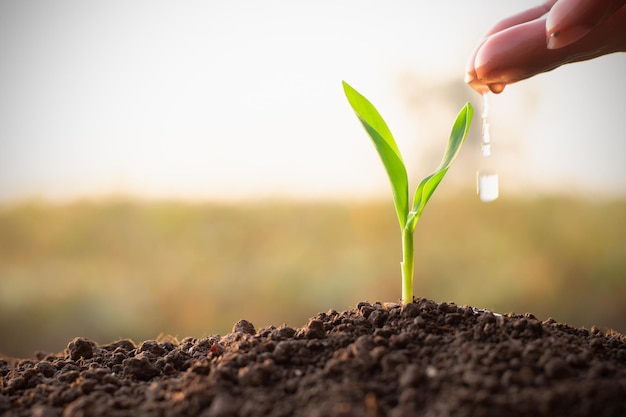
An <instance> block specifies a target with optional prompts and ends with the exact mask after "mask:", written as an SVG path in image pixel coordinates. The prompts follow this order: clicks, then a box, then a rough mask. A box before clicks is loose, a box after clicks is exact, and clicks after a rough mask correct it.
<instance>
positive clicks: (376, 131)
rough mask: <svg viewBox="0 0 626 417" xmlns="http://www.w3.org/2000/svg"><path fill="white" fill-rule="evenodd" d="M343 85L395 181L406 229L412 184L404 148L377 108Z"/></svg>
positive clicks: (393, 185)
mask: <svg viewBox="0 0 626 417" xmlns="http://www.w3.org/2000/svg"><path fill="white" fill-rule="evenodd" d="M342 84H343V89H344V92H345V94H346V97H347V99H348V102H349V103H350V106H352V109H353V110H354V112H355V113H356V115H357V117H358V118H359V120H360V121H361V124H363V127H364V128H365V130H366V131H367V133H368V135H369V136H370V138H371V139H372V142H373V143H374V146H375V148H376V151H377V152H378V155H379V156H380V159H381V160H382V162H383V165H384V166H385V170H386V171H387V175H388V176H389V181H390V182H391V189H392V192H393V201H394V203H395V206H396V212H397V214H398V221H399V222H400V227H401V228H402V229H404V227H405V226H406V221H407V215H408V211H409V181H408V177H407V174H406V167H405V165H404V161H403V160H402V155H401V154H400V149H399V148H398V145H397V144H396V141H395V139H394V138H393V135H392V134H391V131H390V130H389V128H388V127H387V124H386V123H385V121H384V120H383V118H382V116H381V115H380V113H378V110H376V108H375V107H374V105H373V104H372V103H370V102H369V100H367V99H366V98H365V97H364V96H363V95H361V94H360V93H359V92H358V91H356V90H355V89H354V88H352V87H351V86H350V85H349V84H348V83H346V82H345V81H343V82H342Z"/></svg>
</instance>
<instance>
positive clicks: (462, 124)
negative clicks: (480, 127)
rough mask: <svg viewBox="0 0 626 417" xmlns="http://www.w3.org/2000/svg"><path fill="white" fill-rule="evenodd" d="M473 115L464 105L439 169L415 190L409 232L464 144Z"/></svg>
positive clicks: (408, 223)
mask: <svg viewBox="0 0 626 417" xmlns="http://www.w3.org/2000/svg"><path fill="white" fill-rule="evenodd" d="M473 115H474V109H473V107H472V105H471V104H470V103H466V104H465V106H463V108H462V109H461V111H460V112H459V114H458V115H457V117H456V121H455V122H454V125H453V126H452V132H450V139H449V140H448V146H447V147H446V152H445V153H444V155H443V158H442V159H441V163H440V164H439V168H437V170H436V171H435V172H433V173H432V174H430V175H429V176H427V177H426V178H424V179H423V180H422V181H421V182H420V184H419V185H418V186H417V189H416V190H415V196H414V197H413V208H412V209H411V211H410V213H409V218H408V220H407V225H406V227H408V228H409V229H410V230H411V231H413V230H415V226H416V224H417V220H418V219H419V217H420V216H421V214H422V211H423V210H424V207H425V206H426V203H428V200H430V197H431V196H432V195H433V193H434V192H435V190H436V189H437V186H438V185H439V183H440V182H441V180H442V179H443V177H444V176H445V175H446V173H447V172H448V169H449V168H450V165H452V162H454V160H455V159H456V157H457V155H458V154H459V151H460V150H461V145H463V142H465V138H466V137H467V132H468V130H469V127H470V124H471V122H472V116H473Z"/></svg>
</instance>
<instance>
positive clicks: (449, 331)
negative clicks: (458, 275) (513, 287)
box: [0, 299, 626, 417]
mask: <svg viewBox="0 0 626 417" xmlns="http://www.w3.org/2000/svg"><path fill="white" fill-rule="evenodd" d="M0 374H1V376H2V380H1V384H0V389H1V395H0V416H3V417H9V416H29V417H30V416H32V417H61V416H62V417H79V416H80V417H88V416H177V417H178V416H201V417H229V416H251V417H252V416H311V417H316V416H320V417H322V416H365V417H374V416H377V417H381V416H391V417H399V416H425V417H436V416H455V417H465V416H471V417H480V416H533V417H534V416H551V417H558V416H567V417H576V416H621V417H623V416H626V337H625V336H623V335H621V334H619V333H615V332H607V333H603V332H602V331H600V330H598V329H596V328H592V329H591V330H586V329H580V328H574V327H570V326H568V325H565V324H560V323H557V322H556V321H554V320H552V319H548V320H546V321H544V322H541V321H539V320H537V319H536V318H535V317H534V316H532V315H530V314H526V315H523V316H522V315H514V314H506V315H498V314H493V313H490V312H487V311H483V310H476V309H473V308H471V307H458V306H456V305H454V304H448V303H441V304H438V303H435V302H433V301H429V300H426V299H418V300H415V302H414V303H410V304H407V305H406V306H400V305H398V304H394V303H386V304H381V303H375V304H369V303H365V302H363V303H360V304H359V305H358V306H357V308H355V309H351V310H348V311H344V312H337V311H334V310H331V311H329V312H327V313H320V314H317V315H316V316H315V317H313V318H311V319H310V320H309V322H308V323H307V324H306V325H305V326H303V327H302V328H291V327H288V326H284V325H283V326H280V327H268V328H264V329H261V330H258V331H257V330H256V329H255V328H254V326H253V325H252V324H251V323H250V322H248V321H245V320H242V321H239V322H238V323H236V324H235V326H234V327H233V331H232V333H230V334H228V335H225V336H223V337H220V336H211V337H205V338H201V339H196V338H186V339H184V340H182V341H177V340H160V341H154V340H148V341H145V342H143V343H140V344H139V345H137V344H135V343H133V342H132V341H130V340H119V341H116V342H114V343H109V344H105V345H98V344H96V343H94V342H92V341H90V340H87V339H84V338H75V339H74V340H72V341H71V342H69V344H68V346H67V349H65V351H64V352H63V353H61V354H58V355H52V354H43V353H40V354H37V357H36V358H34V359H27V360H19V361H15V362H9V361H7V360H0Z"/></svg>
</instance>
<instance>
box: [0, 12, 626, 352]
mask: <svg viewBox="0 0 626 417" xmlns="http://www.w3.org/2000/svg"><path fill="white" fill-rule="evenodd" d="M432 3H433V4H424V2H418V1H415V0H412V1H396V2H392V3H389V4H385V5H381V4H380V3H379V2H375V1H369V0H360V1H352V0H346V1H341V2H338V1H323V0H322V1H316V2H289V1H286V0H283V1H266V2H262V3H259V2H254V1H231V2H227V3H224V2H216V1H204V2H194V1H180V2H160V1H150V2H148V1H110V2H95V1H94V2H91V1H54V2H44V1H32V2H21V1H11V0H9V1H3V2H1V3H0V54H1V56H2V60H0V91H2V94H0V353H1V354H4V355H9V356H18V357H24V356H30V355H32V354H33V352H35V351H38V350H40V351H53V352H54V351H60V350H62V349H63V348H64V347H65V346H66V344H67V342H68V341H69V340H70V339H71V338H73V337H75V336H84V337H89V338H92V339H94V340H96V341H98V342H100V343H107V342H110V341H112V340H115V339H118V338H122V337H124V338H131V339H134V340H135V341H141V340H144V339H150V338H156V337H159V335H172V336H177V337H181V338H182V337H186V336H194V337H201V336H204V335H209V334H224V333H227V332H228V331H230V328H231V327H232V325H233V323H235V322H236V321H237V320H239V319H242V318H245V319H247V320H250V321H252V322H253V324H255V326H256V327H257V328H260V327H264V326H268V325H280V324H282V323H287V324H289V325H292V326H300V325H303V324H305V323H306V321H307V318H309V317H311V316H313V315H314V314H316V313H317V312H320V311H326V310H328V309H330V308H335V309H338V310H341V309H346V308H349V307H352V306H355V305H356V304H357V303H358V302H360V301H364V300H368V301H371V302H374V301H390V300H391V301H394V300H397V299H399V297H400V267H399V262H400V257H401V253H400V233H399V228H398V225H397V219H396V216H395V211H394V209H393V205H392V201H391V193H390V190H389V185H388V181H387V177H386V174H385V172H384V170H383V168H382V165H381V163H380V160H379V159H378V156H377V155H376V152H375V150H374V148H373V146H372V145H371V143H370V141H369V139H368V138H367V136H366V134H365V132H364V131H363V129H362V128H361V126H360V124H359V123H358V121H357V119H356V118H355V117H354V114H353V113H352V111H351V109H350V108H349V106H348V104H347V101H346V100H345V97H344V96H343V91H342V88H341V80H346V81H348V82H349V83H350V84H351V85H352V86H353V87H355V88H356V89H358V90H359V91H360V92H362V93H363V94H364V95H365V96H367V97H368V98H369V99H370V100H371V101H372V102H373V103H374V104H375V105H376V107H377V108H378V109H379V110H380V112H381V113H382V115H383V116H384V117H385V119H386V120H387V122H388V124H389V126H390V128H391V130H392V132H394V135H395V137H396V139H397V141H398V144H399V146H400V148H401V149H402V151H403V153H404V156H405V161H406V162H407V169H408V172H409V176H410V178H411V184H412V185H411V188H412V189H413V188H414V187H415V186H416V185H417V182H418V181H419V180H420V179H421V178H422V177H423V176H425V175H427V174H428V173H429V172H430V171H432V170H433V169H434V168H436V166H437V164H438V162H439V159H440V158H441V155H442V153H443V150H444V148H445V144H446V141H447V137H448V134H449V131H450V128H451V126H452V123H453V121H454V117H455V115H456V113H457V112H458V110H459V109H460V108H461V107H462V106H463V104H464V103H465V102H466V101H470V102H472V103H473V104H474V106H475V108H476V110H477V112H476V116H477V117H476V118H475V120H474V126H473V128H472V130H471V132H470V137H469V139H468V141H467V143H466V145H465V148H464V149H463V150H462V152H461V155H460V157H459V159H458V160H457V163H456V164H455V165H454V166H453V167H452V169H451V170H450V172H449V173H448V176H447V177H446V178H445V179H444V181H443V182H442V184H441V186H440V188H439V189H438V191H437V193H436V194H435V196H434V197H433V199H432V200H431V202H430V203H429V206H428V208H427V209H426V210H425V212H424V215H423V217H422V219H421V221H420V224H419V225H418V228H417V230H416V244H415V247H416V273H415V295H416V296H419V297H427V298H431V299H434V300H436V301H451V302H455V303H456V304H459V305H465V304H469V305H473V306H476V307H480V308H489V309H493V310H495V311H498V312H517V313H525V312H530V313H533V314H535V315H536V316H537V317H538V318H540V319H545V318H548V317H553V318H555V319H557V320H559V321H563V322H565V323H568V324H571V325H575V326H585V327H591V326H592V325H596V326H599V327H601V328H605V329H609V328H611V329H614V330H617V331H620V332H626V303H624V299H625V298H626V276H625V275H626V249H625V248H626V168H625V164H624V162H625V161H624V155H626V145H625V143H626V137H625V133H624V130H623V128H622V125H623V115H624V114H625V113H624V110H626V104H625V102H624V99H623V98H624V97H626V82H624V79H623V74H626V56H625V55H624V54H614V55H611V56H607V57H603V58H600V59H596V60H593V61H590V62H584V63H578V64H575V65H568V66H564V67H562V68H559V69H557V70H555V71H552V72H550V73H547V74H544V75H541V76H538V77H535V78H533V79H532V80H528V81H525V82H522V83H520V84H515V85H512V86H509V87H507V89H506V90H505V92H504V93H503V94H501V95H498V96H493V95H491V97H490V98H489V101H490V123H491V136H492V141H493V152H494V154H493V159H494V162H495V163H496V164H497V169H498V172H499V174H500V184H501V190H500V191H501V198H500V199H499V200H497V201H496V202H494V203H489V204H484V203H480V201H479V200H478V198H477V197H476V195H475V171H476V169H477V167H478V165H479V164H480V163H481V161H480V158H479V142H480V119H479V117H478V115H479V113H480V108H481V101H482V100H481V98H480V97H479V96H478V95H477V94H476V93H474V92H473V91H472V90H471V89H470V88H469V87H467V86H466V85H465V84H464V83H463V74H464V71H463V70H464V64H465V60H466V59H467V57H468V56H469V54H470V53H471V51H472V49H473V48H474V46H475V45H476V43H477V42H478V40H479V39H480V37H481V36H482V34H483V33H484V32H485V31H487V29H489V27H490V26H491V25H493V24H494V23H495V22H497V21H498V20H500V19H502V18H504V17H506V16H508V15H511V14H514V13H516V12H518V11H520V10H523V9H525V8H528V7H531V6H533V5H536V4H538V3H539V2H537V1H517V2H515V3H513V2H501V1H498V0H485V1H478V2H473V3H471V4H469V3H467V2H462V1H454V2H452V3H450V2H432Z"/></svg>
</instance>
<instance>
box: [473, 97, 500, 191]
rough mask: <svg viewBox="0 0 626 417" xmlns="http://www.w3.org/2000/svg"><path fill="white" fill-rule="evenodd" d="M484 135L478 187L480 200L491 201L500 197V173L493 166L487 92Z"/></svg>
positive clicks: (484, 105) (483, 112)
mask: <svg viewBox="0 0 626 417" xmlns="http://www.w3.org/2000/svg"><path fill="white" fill-rule="evenodd" d="M481 119H482V124H483V126H482V137H481V142H480V153H481V158H480V159H481V161H480V164H479V165H480V168H479V170H478V171H477V172H476V189H477V191H478V196H479V198H480V201H482V202H485V203H486V202H489V201H494V200H496V199H497V198H498V195H499V190H498V188H499V187H498V173H497V172H496V171H495V169H493V168H492V167H491V164H492V159H491V136H490V133H489V100H488V97H487V93H483V111H482V113H481Z"/></svg>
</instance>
